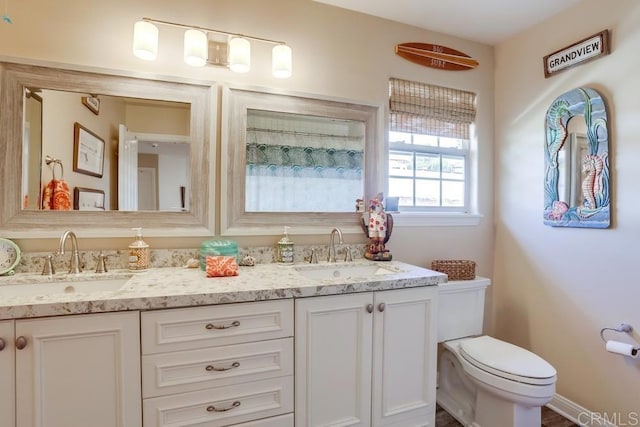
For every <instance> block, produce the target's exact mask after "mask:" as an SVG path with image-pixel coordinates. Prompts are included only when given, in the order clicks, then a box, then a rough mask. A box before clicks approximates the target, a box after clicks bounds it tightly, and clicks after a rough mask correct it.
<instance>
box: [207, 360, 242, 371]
mask: <svg viewBox="0 0 640 427" xmlns="http://www.w3.org/2000/svg"><path fill="white" fill-rule="evenodd" d="M238 366H240V362H233V363H232V364H231V366H228V367H226V368H216V367H215V366H213V365H207V367H206V368H205V369H206V370H207V371H209V372H210V371H216V372H221V371H228V370H229V369H233V368H237V367H238Z"/></svg>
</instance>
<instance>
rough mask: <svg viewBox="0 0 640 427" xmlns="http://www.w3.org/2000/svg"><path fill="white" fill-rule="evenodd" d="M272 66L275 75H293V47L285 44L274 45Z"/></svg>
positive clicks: (286, 76) (280, 77) (285, 76)
mask: <svg viewBox="0 0 640 427" xmlns="http://www.w3.org/2000/svg"><path fill="white" fill-rule="evenodd" d="M271 67H272V72H273V75H274V76H275V77H277V78H279V79H286V78H288V77H291V68H292V60H291V48H290V47H289V46H287V45H284V44H279V45H277V46H274V48H273V51H272V59H271Z"/></svg>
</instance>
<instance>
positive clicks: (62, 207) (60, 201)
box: [42, 156, 71, 211]
mask: <svg viewBox="0 0 640 427" xmlns="http://www.w3.org/2000/svg"><path fill="white" fill-rule="evenodd" d="M45 163H46V164H47V165H48V166H51V168H52V172H53V179H52V180H51V181H49V183H48V184H47V185H45V186H44V188H43V189H42V209H43V210H56V211H68V210H71V193H70V192H69V185H68V184H67V183H66V182H65V181H64V168H63V167H62V162H61V161H60V160H58V159H54V158H53V157H51V156H46V157H45ZM52 163H53V165H51V164H52ZM56 165H58V166H60V179H57V178H56V169H55V167H56Z"/></svg>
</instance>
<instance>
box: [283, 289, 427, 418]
mask: <svg viewBox="0 0 640 427" xmlns="http://www.w3.org/2000/svg"><path fill="white" fill-rule="evenodd" d="M437 292H438V290H437V287H436V286H427V287H419V288H410V289H400V290H389V291H379V292H373V293H372V292H367V293H356V294H349V295H336V296H322V297H311V298H302V299H298V300H296V306H295V308H296V319H295V320H296V327H295V352H296V365H295V375H296V407H295V420H296V426H304V427H316V426H347V425H348V426H362V427H369V426H373V427H377V426H402V427H410V426H433V425H434V424H435V401H436V399H435V397H436V396H435V393H436V353H437V347H436V346H437V343H436V318H437V317H436V316H437V313H436V310H437V301H436V298H437Z"/></svg>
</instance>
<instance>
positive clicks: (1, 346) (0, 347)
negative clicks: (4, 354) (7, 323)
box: [0, 338, 6, 351]
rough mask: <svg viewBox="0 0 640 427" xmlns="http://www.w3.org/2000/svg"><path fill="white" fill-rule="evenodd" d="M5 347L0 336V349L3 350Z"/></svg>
mask: <svg viewBox="0 0 640 427" xmlns="http://www.w3.org/2000/svg"><path fill="white" fill-rule="evenodd" d="M5 347H6V344H5V342H4V340H3V339H2V338H0V351H2V350H4V348H5Z"/></svg>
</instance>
